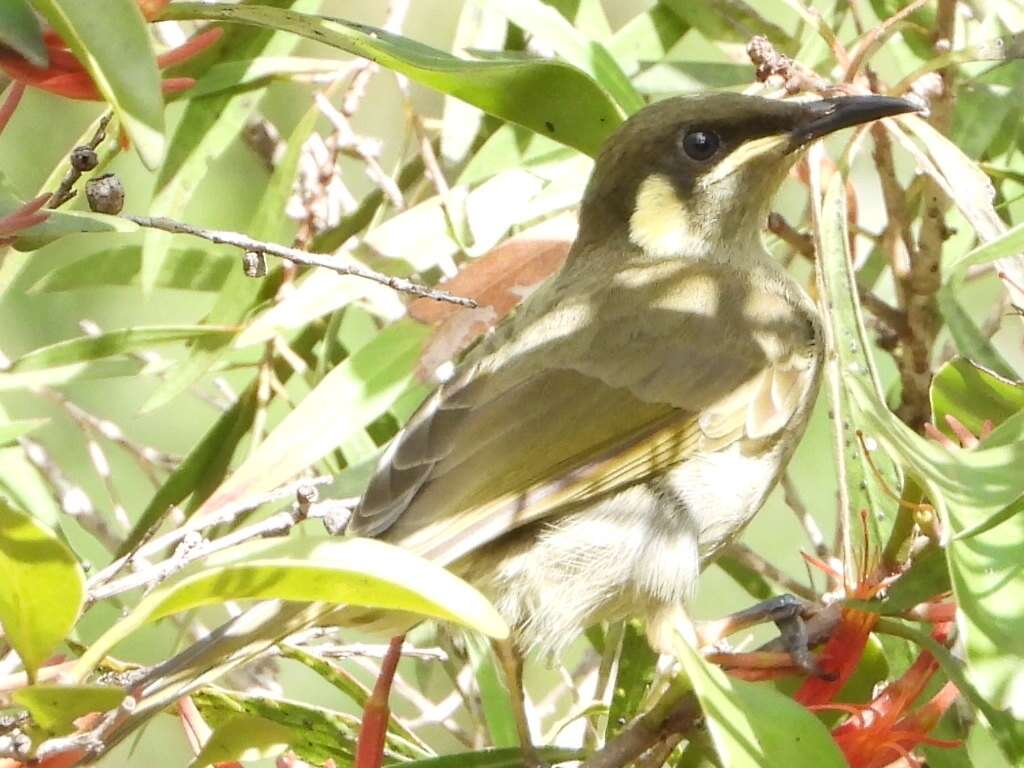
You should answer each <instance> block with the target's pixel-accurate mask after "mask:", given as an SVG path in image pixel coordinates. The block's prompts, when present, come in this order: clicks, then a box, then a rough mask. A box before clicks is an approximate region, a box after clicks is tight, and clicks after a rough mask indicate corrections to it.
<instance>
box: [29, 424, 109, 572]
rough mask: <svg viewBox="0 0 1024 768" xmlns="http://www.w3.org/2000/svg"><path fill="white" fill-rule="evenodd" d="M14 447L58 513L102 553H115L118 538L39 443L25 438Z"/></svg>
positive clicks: (85, 495)
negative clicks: (100, 547) (50, 495)
mask: <svg viewBox="0 0 1024 768" xmlns="http://www.w3.org/2000/svg"><path fill="white" fill-rule="evenodd" d="M18 443H19V444H20V445H21V447H22V450H24V451H25V456H26V457H27V458H28V460H29V461H30V462H32V464H33V465H35V467H36V469H38V470H39V471H40V472H41V473H42V475H43V477H44V478H45V480H46V482H47V484H48V485H49V486H50V488H51V489H52V491H53V495H54V497H55V498H56V499H57V503H58V504H59V505H60V508H61V511H62V512H63V513H64V514H65V515H67V516H68V517H70V518H72V519H74V520H75V521H76V522H77V523H78V524H79V525H81V526H82V528H84V529H85V530H86V531H87V532H88V533H89V534H90V535H92V537H93V538H94V539H96V540H97V541H98V542H99V543H100V544H102V545H103V546H104V548H105V549H107V550H108V551H110V552H115V551H117V548H118V546H120V543H121V538H120V537H119V536H118V535H117V534H115V533H114V532H113V531H112V530H111V529H110V526H109V525H108V524H107V521H106V520H104V519H103V518H102V517H100V516H99V514H97V512H96V507H95V505H94V504H93V503H92V499H90V498H89V494H87V493H86V492H85V491H84V490H83V489H82V487H81V486H80V485H77V484H75V483H73V482H71V481H70V480H68V478H67V476H66V475H65V474H64V471H63V470H62V469H61V468H60V467H59V466H58V465H57V463H56V462H55V461H54V460H53V457H52V456H50V452H49V451H47V450H46V449H45V448H44V447H43V446H42V445H41V444H40V443H37V442H35V441H34V440H31V439H30V438H27V437H22V438H20V439H19V440H18Z"/></svg>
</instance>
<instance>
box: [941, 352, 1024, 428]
mask: <svg viewBox="0 0 1024 768" xmlns="http://www.w3.org/2000/svg"><path fill="white" fill-rule="evenodd" d="M931 401H932V413H933V414H934V416H933V418H934V419H935V425H936V426H937V427H938V428H939V429H941V430H943V431H944V432H946V434H947V435H949V436H950V437H955V435H954V433H953V431H952V430H951V429H950V428H949V425H948V424H947V423H946V416H947V415H949V416H955V417H956V418H957V419H958V420H959V421H960V423H961V424H963V425H964V426H965V427H967V428H968V429H969V430H971V431H972V432H973V433H974V434H978V433H979V432H980V431H981V429H982V427H983V426H984V423H985V422H986V421H990V422H991V423H992V424H993V425H999V424H1002V423H1003V422H1004V421H1006V420H1007V419H1008V418H1010V417H1011V416H1013V415H1014V414H1017V413H1019V412H1020V411H1022V410H1024V384H1022V383H1021V382H1020V381H1014V380H1011V379H1007V378H1005V377H1003V376H1000V375H998V374H996V373H994V372H992V371H987V370H985V369H984V368H982V367H980V366H978V365H975V364H974V363H973V362H972V361H970V360H966V359H964V358H962V357H958V358H955V359H954V360H950V361H949V362H948V363H946V364H945V365H943V366H942V367H941V368H940V369H939V370H938V372H937V373H936V374H935V377H934V378H933V379H932V386H931Z"/></svg>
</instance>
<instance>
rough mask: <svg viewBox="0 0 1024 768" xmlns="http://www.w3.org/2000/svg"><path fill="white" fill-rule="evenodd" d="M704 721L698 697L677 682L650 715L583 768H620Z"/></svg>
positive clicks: (640, 720) (633, 725)
mask: <svg viewBox="0 0 1024 768" xmlns="http://www.w3.org/2000/svg"><path fill="white" fill-rule="evenodd" d="M702 719H703V716H702V715H701V712H700V707H699V706H698V704H697V697H696V696H694V695H693V692H692V691H690V690H687V689H686V688H685V686H684V685H683V684H681V683H679V682H674V683H673V684H672V685H671V686H670V687H669V689H668V691H666V692H665V693H664V694H663V695H662V697H661V699H659V700H658V702H657V703H656V704H655V705H654V706H653V707H652V708H651V709H650V711H648V712H647V713H646V714H644V715H641V716H640V717H639V718H637V720H636V721H635V722H634V723H633V724H632V725H630V726H629V727H628V728H626V729H625V730H623V731H622V732H620V733H619V735H618V736H616V737H615V738H614V739H612V740H611V741H609V742H608V743H607V744H606V745H605V746H604V748H603V749H601V750H600V751H599V752H595V753H594V754H593V755H591V756H590V757H589V758H587V759H586V760H585V761H584V762H583V764H582V765H581V767H580V768H621V766H624V765H628V764H629V763H630V762H632V761H634V760H636V759H637V758H639V757H640V756H641V755H643V754H644V753H645V752H647V750H649V749H651V748H653V747H656V746H657V745H658V744H660V743H662V742H663V741H665V740H667V739H669V738H671V737H672V736H673V735H674V734H685V733H686V732H688V731H692V730H694V729H695V728H698V727H699V726H700V724H701V722H702Z"/></svg>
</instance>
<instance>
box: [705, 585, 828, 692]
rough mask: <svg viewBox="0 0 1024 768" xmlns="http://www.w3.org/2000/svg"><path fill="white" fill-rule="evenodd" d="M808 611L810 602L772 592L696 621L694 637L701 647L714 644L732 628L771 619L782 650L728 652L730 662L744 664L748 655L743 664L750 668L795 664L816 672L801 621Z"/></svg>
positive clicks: (738, 664) (804, 669)
mask: <svg viewBox="0 0 1024 768" xmlns="http://www.w3.org/2000/svg"><path fill="white" fill-rule="evenodd" d="M811 615H812V606H811V604H809V603H806V602H804V601H802V600H800V599H799V598H796V597H794V596H793V595H776V596H775V597H772V598H769V599H768V600H765V601H764V602H761V603H758V604H757V605H754V606H751V607H750V608H747V609H745V610H742V611H738V612H736V613H733V614H730V615H729V616H726V617H724V618H721V619H716V620H714V621H705V622H700V623H699V624H698V625H697V637H698V638H699V640H700V644H701V646H702V647H703V646H709V645H714V644H715V643H718V642H719V641H721V640H722V639H723V638H725V637H728V636H729V635H732V634H734V633H736V632H739V631H741V630H744V629H747V628H748V627H752V626H755V625H757V624H763V623H765V622H768V621H771V622H773V623H774V624H775V626H777V627H778V628H779V635H780V641H781V645H782V648H783V651H784V652H783V653H781V654H780V653H772V652H770V651H756V652H754V653H751V654H729V657H730V660H731V661H730V666H732V667H736V666H744V665H743V664H742V661H743V659H742V657H744V656H749V658H748V659H746V661H748V662H749V664H748V665H747V666H749V667H752V668H759V669H764V668H774V667H778V666H795V667H797V668H798V669H800V670H802V671H804V672H806V673H807V674H810V675H820V674H821V670H820V669H819V668H818V665H817V663H816V662H815V660H814V657H813V656H811V652H810V649H809V644H810V643H809V639H808V635H807V625H806V624H805V623H804V619H805V618H809V617H810V616H811ZM733 662H735V663H733ZM780 662H781V664H780Z"/></svg>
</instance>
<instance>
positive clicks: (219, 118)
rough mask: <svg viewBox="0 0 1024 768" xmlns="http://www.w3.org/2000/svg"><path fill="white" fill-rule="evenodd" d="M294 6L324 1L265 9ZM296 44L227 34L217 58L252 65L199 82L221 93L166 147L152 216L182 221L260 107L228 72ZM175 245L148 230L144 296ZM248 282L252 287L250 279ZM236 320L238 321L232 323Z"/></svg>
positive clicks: (240, 30)
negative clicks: (214, 166)
mask: <svg viewBox="0 0 1024 768" xmlns="http://www.w3.org/2000/svg"><path fill="white" fill-rule="evenodd" d="M243 5H244V4H243ZM293 5H295V6H297V7H299V8H301V9H303V10H313V9H314V8H316V7H317V6H318V5H319V0H263V7H266V8H267V10H274V9H273V8H272V7H270V6H284V7H291V6H293ZM296 42H297V41H296V40H295V39H294V38H293V37H292V36H291V35H275V34H273V31H272V30H271V31H267V30H263V29H246V28H244V27H234V28H230V29H228V30H227V32H226V33H225V34H224V37H223V38H222V39H221V40H220V41H219V42H218V44H217V55H219V56H220V57H221V58H224V59H228V60H233V61H235V62H244V63H246V64H247V66H244V67H241V68H236V69H232V70H230V72H229V71H228V70H224V69H219V70H216V71H215V70H214V69H213V68H211V69H209V70H207V71H206V72H205V73H203V74H202V75H200V77H199V78H198V80H197V82H196V86H197V87H198V88H200V89H205V88H207V87H208V83H209V82H210V81H213V82H214V83H215V84H216V86H217V90H218V92H217V93H216V94H214V95H209V96H206V97H202V98H193V99H190V100H189V102H188V106H187V107H186V108H185V113H184V115H182V118H181V121H180V122H179V123H178V127H177V128H176V129H175V131H174V136H173V137H172V138H171V141H170V144H169V146H168V148H167V161H166V162H165V163H164V164H163V166H162V167H161V168H160V173H159V175H158V176H157V180H156V188H155V189H154V191H153V200H152V202H151V203H150V208H149V214H150V215H151V216H169V217H171V218H181V217H182V214H183V213H184V212H185V209H186V207H187V205H188V203H189V201H190V200H191V199H192V197H193V196H194V195H195V192H196V188H197V187H198V186H199V184H200V183H201V182H202V181H203V179H204V178H205V177H206V175H207V174H208V173H209V169H210V165H211V163H213V162H214V161H215V160H216V159H217V158H219V157H220V156H221V155H223V154H224V152H225V151H226V150H227V148H228V147H229V146H230V145H231V144H232V143H233V142H234V141H236V140H237V139H238V136H239V134H240V133H241V131H242V128H243V126H244V125H245V121H246V120H248V119H249V115H251V114H252V111H253V110H254V109H256V108H257V105H258V104H259V93H258V92H257V90H256V89H252V90H245V91H237V92H236V91H234V90H231V89H230V82H229V80H228V76H229V74H233V75H234V76H235V77H236V78H237V82H242V81H244V80H245V79H247V78H248V77H249V73H250V72H252V71H256V70H259V69H260V67H261V65H260V64H259V61H260V59H261V58H262V57H264V56H269V57H278V56H287V55H288V54H289V53H291V52H292V51H293V50H294V49H295V45H296ZM274 216H275V219H274V220H275V221H279V220H280V219H282V218H283V217H282V216H281V212H280V210H278V211H275V212H274ZM172 242H173V236H172V235H170V234H169V233H167V232H161V231H159V230H150V231H147V232H146V239H145V241H144V242H143V251H142V289H143V291H144V292H146V293H149V292H150V291H151V290H152V289H153V288H154V287H155V286H156V278H157V275H159V274H160V271H161V269H162V264H163V261H164V259H165V258H166V255H167V251H168V250H169V249H170V247H171V243H172ZM243 279H245V280H248V282H249V283H250V284H251V283H253V281H252V280H250V279H248V278H244V277H243ZM253 290H254V291H255V289H253ZM237 319H239V318H237V317H234V318H232V321H234V320H237ZM144 410H145V408H144Z"/></svg>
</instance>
